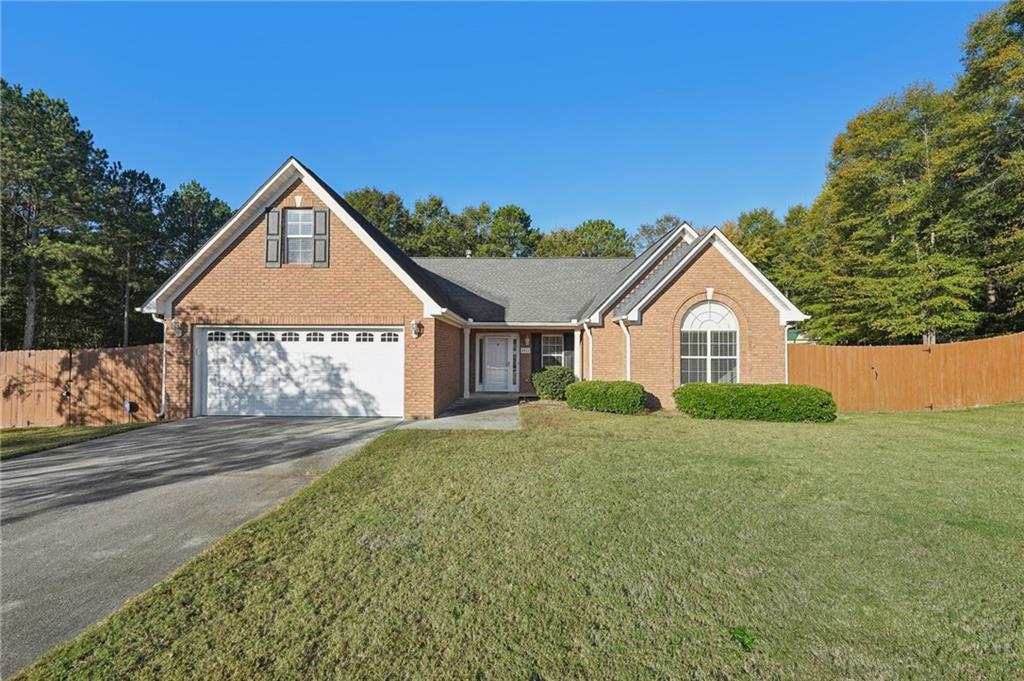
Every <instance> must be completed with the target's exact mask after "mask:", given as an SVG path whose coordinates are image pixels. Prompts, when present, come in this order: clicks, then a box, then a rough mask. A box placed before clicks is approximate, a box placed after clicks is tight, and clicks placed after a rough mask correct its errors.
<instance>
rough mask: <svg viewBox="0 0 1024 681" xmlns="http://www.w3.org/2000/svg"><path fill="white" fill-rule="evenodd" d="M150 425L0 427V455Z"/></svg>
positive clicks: (29, 451) (27, 452)
mask: <svg viewBox="0 0 1024 681" xmlns="http://www.w3.org/2000/svg"><path fill="white" fill-rule="evenodd" d="M151 425H153V422H142V423H139V422H136V423H115V424H111V425H109V426H53V427H47V428H3V429H0V459H12V458H14V457H16V456H21V455H23V454H34V453H35V452H42V451H45V450H47V449H53V448H54V447H63V446H64V445H73V444H75V443H76V442H85V441H86V440H95V439H96V438H98V437H106V436H108V435H115V434H117V433H123V432H125V431H128V430H135V429H136V428H144V427H146V426H151Z"/></svg>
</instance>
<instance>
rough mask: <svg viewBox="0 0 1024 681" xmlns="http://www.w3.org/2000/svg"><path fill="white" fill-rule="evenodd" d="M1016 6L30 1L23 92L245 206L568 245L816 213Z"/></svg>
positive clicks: (18, 27)
mask: <svg viewBox="0 0 1024 681" xmlns="http://www.w3.org/2000/svg"><path fill="white" fill-rule="evenodd" d="M993 6H995V5H993V4H880V3H866V4H827V5H818V4H722V5H709V4H642V5H638V4H631V5H626V4H576V3H573V4H559V5H540V4H490V5H482V4H440V5H427V4H379V5H367V4H327V3H311V4H287V5H284V4H269V3H260V4H243V3H228V4H200V3H185V4H118V3H115V4H20V3H19V4H15V3H6V2H5V3H3V5H2V7H0V12H2V22H3V28H2V39H3V46H2V54H0V57H2V72H3V76H4V77H5V78H7V79H8V80H10V81H13V82H18V83H22V84H23V85H25V86H26V87H35V88H42V89H43V90H45V91H46V92H47V93H48V94H50V95H51V96H57V97H63V98H65V99H67V100H68V101H69V103H70V105H71V108H72V111H73V112H74V113H75V114H76V115H77V116H78V117H79V119H80V121H81V123H82V125H83V126H84V127H86V128H89V129H90V130H92V131H93V133H94V135H95V139H96V142H97V144H99V145H100V146H102V147H104V148H106V149H107V150H108V151H109V152H110V155H111V157H112V158H113V159H116V160H120V161H121V162H123V163H124V164H125V165H127V166H129V167H135V168H140V169H143V170H146V171H149V172H150V173H152V174H154V175H156V176H157V177H159V178H161V179H162V180H163V181H164V182H166V183H167V184H168V186H172V187H173V186H176V185H177V184H179V183H181V182H183V181H186V180H188V179H191V178H196V179H198V180H199V181H200V182H202V183H203V184H205V185H207V186H208V187H209V188H210V189H211V190H212V191H213V192H214V193H215V194H216V195H218V196H220V197H222V198H224V199H225V200H226V201H228V202H229V203H230V204H232V206H237V205H238V204H239V203H240V202H241V201H242V200H244V199H245V198H246V197H247V196H248V195H249V193H251V192H252V191H253V190H254V189H255V188H256V187H257V186H258V185H259V184H260V183H261V182H262V181H263V180H264V179H265V178H266V176H268V175H269V174H270V173H271V172H272V171H273V170H274V169H275V168H276V167H277V166H278V164H279V163H280V162H281V161H283V160H284V159H285V158H286V157H287V156H288V155H295V156H297V157H298V158H300V159H301V160H302V161H303V162H305V163H307V164H308V165H309V166H311V167H312V168H313V169H314V170H316V171H317V172H318V174H320V175H321V176H322V177H324V178H325V179H326V180H327V181H328V182H330V183H331V184H332V185H333V186H334V187H335V188H336V189H338V190H339V191H345V190H347V189H350V188H354V187H358V186H364V185H376V186H378V187H381V188H383V189H394V190H395V191H397V192H398V193H399V194H401V195H402V196H403V198H404V199H405V200H406V202H407V203H408V204H409V205H410V207H411V204H412V202H413V200H414V199H416V198H417V197H422V196H425V195H427V194H428V193H436V194H439V195H440V196H442V197H444V198H445V199H446V200H447V201H448V203H449V205H450V206H452V207H453V208H454V209H461V208H462V207H463V206H464V205H466V204H468V203H478V202H480V201H483V200H486V201H489V202H490V203H491V205H492V206H498V205H501V204H504V203H517V204H519V205H521V206H523V207H524V208H526V209H527V210H528V211H529V212H530V213H531V215H532V216H533V218H534V224H535V225H537V226H538V227H540V228H542V229H544V230H545V231H547V230H550V229H552V228H554V227H558V226H571V225H575V224H577V223H579V222H580V221H582V220H584V219H587V218H609V219H612V220H614V221H615V222H616V224H618V225H620V226H622V227H626V228H627V229H629V230H630V231H632V230H633V229H635V228H636V226H637V225H639V224H641V223H643V222H649V221H653V219H654V218H656V217H657V216H658V215H660V214H662V213H666V212H672V213H675V214H677V215H680V216H682V217H684V218H686V219H688V220H690V221H691V222H693V223H694V224H696V225H706V224H717V223H719V222H721V221H723V220H726V219H730V218H733V217H735V216H736V215H737V214H738V213H739V212H740V211H742V210H748V209H752V208H756V207H759V206H768V207H769V208H772V209H775V210H776V211H777V212H779V213H780V214H781V213H782V212H784V211H785V209H786V208H787V207H788V206H789V205H791V204H794V203H797V202H810V201H811V200H813V198H814V196H815V195H816V194H817V192H818V190H819V188H820V186H821V183H822V181H823V180H824V176H825V164H826V162H827V160H828V154H829V147H830V145H831V143H832V140H833V139H834V137H835V135H836V134H837V133H839V132H840V131H841V130H842V129H843V126H844V125H845V123H846V121H847V120H849V118H851V117H852V116H854V115H855V114H856V113H857V112H858V111H861V110H863V109H865V108H867V107H869V106H871V105H872V104H873V103H875V102H876V101H877V100H878V99H880V98H881V97H884V96H886V95H888V94H891V93H894V92H897V91H899V90H901V89H902V88H903V87H905V86H906V85H908V84H910V83H912V82H915V81H916V82H920V81H931V82H934V83H935V84H936V85H938V86H939V87H948V86H949V85H950V84H951V83H952V82H953V79H954V77H955V75H956V74H957V72H958V71H959V70H960V64H959V58H960V44H961V42H962V40H963V37H964V32H965V30H966V28H967V26H968V24H969V23H970V22H971V21H972V20H973V19H974V18H976V17H977V16H978V15H979V14H981V13H983V12H985V11H987V10H988V9H990V8H991V7H993Z"/></svg>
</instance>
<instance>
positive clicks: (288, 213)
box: [284, 208, 315, 265]
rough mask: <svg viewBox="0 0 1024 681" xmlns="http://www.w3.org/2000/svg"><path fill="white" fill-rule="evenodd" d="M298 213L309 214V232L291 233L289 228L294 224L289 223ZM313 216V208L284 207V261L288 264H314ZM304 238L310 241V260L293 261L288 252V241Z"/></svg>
mask: <svg viewBox="0 0 1024 681" xmlns="http://www.w3.org/2000/svg"><path fill="white" fill-rule="evenodd" d="M296 215H308V216H309V234H294V235H293V234H289V233H288V229H289V227H291V226H292V225H289V224H288V220H289V218H291V217H292V216H296ZM314 220H315V217H314V216H313V209H312V208H285V209H284V263H285V264H286V265H312V264H313V221H314ZM300 239H302V240H304V241H308V242H309V261H308V262H307V261H306V260H301V261H293V260H292V259H291V257H290V256H289V254H288V242H289V241H298V240H300Z"/></svg>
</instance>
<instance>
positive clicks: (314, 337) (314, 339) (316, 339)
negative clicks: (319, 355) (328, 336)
mask: <svg viewBox="0 0 1024 681" xmlns="http://www.w3.org/2000/svg"><path fill="white" fill-rule="evenodd" d="M306 340H307V341H309V342H311V343H322V342H323V341H324V335H323V334H322V333H320V332H319V331H313V332H311V333H307V334H306Z"/></svg>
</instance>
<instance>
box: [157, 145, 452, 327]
mask: <svg viewBox="0 0 1024 681" xmlns="http://www.w3.org/2000/svg"><path fill="white" fill-rule="evenodd" d="M297 180H301V181H302V182H303V183H304V184H305V185H306V186H307V187H308V188H309V189H310V190H311V191H312V192H313V193H314V194H316V196H317V197H318V198H319V199H320V200H321V201H323V202H324V204H325V205H326V206H327V207H328V208H329V209H330V210H331V212H332V213H334V214H335V215H336V216H338V217H339V218H341V221H342V223H343V224H344V225H345V226H346V227H348V228H349V230H351V231H352V233H353V234H355V235H356V236H357V237H358V238H359V240H360V241H361V242H362V243H363V245H365V246H366V247H367V248H368V249H369V250H370V252H372V253H373V254H374V255H375V256H377V258H378V259H380V260H381V262H383V263H384V264H385V266H387V268H388V269H389V270H390V271H391V272H392V273H393V274H394V275H395V276H396V277H398V279H399V280H400V281H401V282H402V283H403V284H404V285H405V286H406V287H407V288H408V289H409V290H410V291H412V293H413V294H414V295H415V296H416V297H417V298H419V300H420V301H421V302H422V303H423V314H424V315H428V316H448V317H449V318H451V317H452V316H454V317H458V316H457V315H454V313H453V312H452V311H450V310H448V309H447V308H445V307H442V306H441V305H439V304H438V303H437V301H435V300H434V299H433V298H432V297H431V296H430V295H429V294H428V293H427V292H426V291H424V290H423V288H422V287H421V286H420V285H419V284H418V283H417V282H416V281H415V280H414V279H413V278H412V277H411V276H410V275H409V273H408V272H406V271H405V270H404V269H403V268H402V267H401V266H400V265H399V264H398V263H397V262H395V260H394V258H392V257H391V256H390V255H389V254H388V253H387V252H385V251H384V249H383V248H381V246H380V244H378V243H377V242H376V241H375V240H374V239H373V238H371V237H370V235H369V234H367V233H366V230H364V229H363V228H362V226H361V225H360V224H359V222H358V221H357V220H356V219H355V218H353V217H352V215H351V213H349V211H348V210H347V209H346V208H344V207H343V206H342V205H341V204H340V203H339V202H338V201H336V200H335V199H334V197H333V196H331V193H330V192H328V191H327V190H326V189H325V188H324V186H323V185H322V183H321V182H320V181H319V180H318V179H317V178H316V177H315V176H313V174H312V173H311V172H310V171H308V170H307V169H306V168H305V167H304V166H303V165H302V164H301V163H299V161H298V160H297V159H295V158H294V157H290V158H289V159H288V160H287V161H285V163H284V164H283V165H282V166H281V167H280V168H279V169H278V170H277V171H276V172H275V173H274V174H273V175H271V176H270V179H268V180H267V181H266V182H264V183H263V184H262V185H260V188H259V189H257V190H256V192H255V193H254V194H253V195H252V196H251V197H249V199H248V200H247V201H246V202H245V204H243V206H242V207H241V208H239V209H238V210H237V211H235V213H234V214H233V215H232V216H231V217H230V218H228V221H227V222H225V223H224V225H223V226H222V227H221V228H220V229H219V230H217V232H216V233H214V235H213V236H212V237H211V238H210V239H209V240H208V241H207V242H206V243H205V244H203V246H202V247H200V249H199V250H198V251H196V252H195V253H194V254H193V255H192V256H191V257H190V258H189V259H188V260H187V261H185V264H183V265H182V266H181V267H179V268H178V269H177V271H175V272H174V274H172V275H171V276H170V278H168V279H167V281H165V282H164V283H163V285H162V286H161V287H160V288H159V289H157V291H156V293H154V294H153V295H152V296H150V298H149V299H148V300H147V301H146V302H145V303H144V304H143V305H142V306H141V307H140V308H139V310H140V311H141V312H148V313H158V314H163V316H164V317H165V318H169V317H170V316H171V314H172V312H173V310H172V306H173V302H174V299H175V298H176V297H177V296H178V294H180V292H181V291H184V290H185V289H187V288H188V287H189V286H191V285H192V284H193V283H194V282H195V281H196V280H197V279H198V278H199V277H201V276H202V275H203V273H205V272H206V270H207V269H209V267H210V265H212V264H213V263H215V262H216V261H217V258H219V257H220V256H221V255H222V254H223V253H224V252H225V251H226V250H227V249H228V248H229V247H230V246H231V245H232V244H234V243H235V241H237V239H238V237H239V236H241V235H242V233H243V232H244V231H245V228H246V227H247V226H248V225H250V224H251V223H252V222H253V221H254V220H255V219H257V218H258V216H259V215H260V214H262V213H265V212H266V210H267V209H268V208H269V207H270V206H271V205H273V204H274V203H275V202H276V201H277V200H278V199H279V198H280V197H281V195H282V194H283V193H284V192H285V191H286V190H287V189H288V188H289V187H291V186H292V185H293V184H294V183H295V182H296V181H297ZM459 319H461V318H459Z"/></svg>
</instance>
